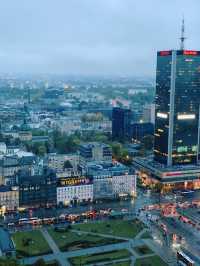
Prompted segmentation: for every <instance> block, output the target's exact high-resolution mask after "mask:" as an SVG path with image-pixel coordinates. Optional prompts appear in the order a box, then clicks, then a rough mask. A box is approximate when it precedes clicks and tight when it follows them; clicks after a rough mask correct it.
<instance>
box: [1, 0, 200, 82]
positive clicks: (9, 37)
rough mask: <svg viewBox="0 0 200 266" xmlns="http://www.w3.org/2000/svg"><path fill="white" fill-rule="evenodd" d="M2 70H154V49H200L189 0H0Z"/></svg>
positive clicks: (194, 5)
mask: <svg viewBox="0 0 200 266" xmlns="http://www.w3.org/2000/svg"><path fill="white" fill-rule="evenodd" d="M0 8H1V16H0V36H1V37H0V73H32V74H42V73H49V74H62V75H63V74H64V75H87V76H90V75H91V76H93V75H97V76H100V75H114V76H118V75H119V76H123V75H127V76H150V77H154V76H155V72H156V71H155V69H156V66H155V64H156V51H157V50H169V49H177V48H178V47H179V37H180V30H181V19H182V16H183V14H184V17H185V25H186V37H187V40H186V49H196V50H200V28H199V27H198V25H199V20H200V19H199V9H200V2H199V1H198V0H192V1H190V2H189V3H188V1H186V0H169V1H160V0H149V1H145V0H141V1H134V0H126V1H123V0H95V1H94V0H84V1H81V0H67V1H66V0H59V1H51V0H43V1H39V0H34V1H33V0H30V1H25V0H20V1H12V0H7V1H4V2H3V1H2V2H1V5H0Z"/></svg>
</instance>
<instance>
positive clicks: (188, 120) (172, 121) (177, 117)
mask: <svg viewBox="0 0 200 266" xmlns="http://www.w3.org/2000/svg"><path fill="white" fill-rule="evenodd" d="M155 103H156V113H155V114H156V118H155V119H156V121H155V146H154V158H155V160H156V161H158V162H160V163H163V164H166V165H168V166H169V165H177V164H192V163H193V164H194V163H197V161H198V153H199V133H200V132H199V105H200V51H191V50H177V51H173V50H172V51H161V52H158V55H157V75H156V99H155Z"/></svg>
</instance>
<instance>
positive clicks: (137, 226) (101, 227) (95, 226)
mask: <svg viewBox="0 0 200 266" xmlns="http://www.w3.org/2000/svg"><path fill="white" fill-rule="evenodd" d="M143 228H144V225H143V224H142V223H141V222H140V221H138V220H132V221H123V220H113V221H106V222H96V223H86V224H75V225H73V229H77V230H82V231H87V232H94V233H101V234H108V235H114V236H120V237H127V238H133V237H135V236H136V235H137V234H138V233H139V232H140V231H141V230H142V229H143Z"/></svg>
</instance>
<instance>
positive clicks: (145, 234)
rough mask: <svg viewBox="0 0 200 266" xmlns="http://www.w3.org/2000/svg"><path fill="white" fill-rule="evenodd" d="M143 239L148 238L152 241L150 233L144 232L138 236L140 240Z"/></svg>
mask: <svg viewBox="0 0 200 266" xmlns="http://www.w3.org/2000/svg"><path fill="white" fill-rule="evenodd" d="M144 238H150V239H152V235H151V234H150V232H144V233H143V234H142V235H141V236H140V239H144Z"/></svg>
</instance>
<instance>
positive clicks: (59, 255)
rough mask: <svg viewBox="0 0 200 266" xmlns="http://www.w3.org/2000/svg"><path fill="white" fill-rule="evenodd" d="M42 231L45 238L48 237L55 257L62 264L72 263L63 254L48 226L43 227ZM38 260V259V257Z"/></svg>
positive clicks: (62, 265) (47, 239) (63, 265)
mask: <svg viewBox="0 0 200 266" xmlns="http://www.w3.org/2000/svg"><path fill="white" fill-rule="evenodd" d="M41 233H42V234H43V236H44V238H45V239H46V241H47V243H48V244H49V246H50V248H51V249H52V251H53V255H54V259H55V260H57V261H58V262H59V263H60V265H61V266H68V265H70V264H69V262H68V261H67V259H66V258H65V257H64V256H63V253H62V252H61V251H60V250H59V248H58V246H57V245H56V243H55V242H54V240H53V239H52V237H51V236H50V235H49V233H48V231H47V229H46V228H42V229H41ZM36 260H37V259H36Z"/></svg>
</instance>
